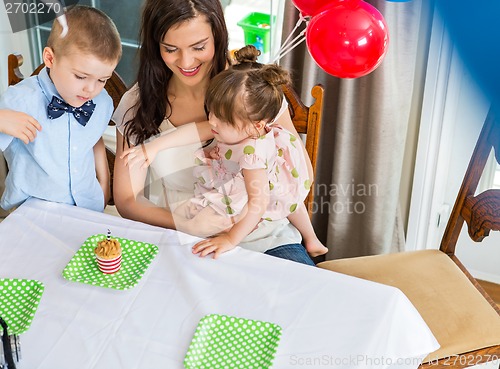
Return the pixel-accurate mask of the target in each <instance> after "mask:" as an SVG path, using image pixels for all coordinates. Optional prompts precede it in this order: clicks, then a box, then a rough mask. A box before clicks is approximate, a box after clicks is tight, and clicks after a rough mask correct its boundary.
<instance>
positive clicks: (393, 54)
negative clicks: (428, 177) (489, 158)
mask: <svg viewBox="0 0 500 369" xmlns="http://www.w3.org/2000/svg"><path fill="white" fill-rule="evenodd" d="M368 2H369V3H371V4H372V5H374V6H375V7H376V8H377V9H378V10H379V11H380V12H381V13H382V14H383V16H384V18H385V20H386V22H387V25H388V29H389V37H390V40H389V49H388V53H387V55H386V57H385V59H384V61H383V62H382V64H381V65H380V66H379V67H378V68H377V69H376V70H375V71H374V72H372V73H370V74H369V75H367V76H364V77H361V78H357V79H339V78H336V77H333V76H331V75H328V74H326V73H325V72H323V71H322V70H321V69H320V68H318V67H317V66H316V64H315V62H314V61H313V60H312V59H311V57H310V56H309V53H308V51H307V48H306V45H305V42H304V43H303V44H301V45H300V46H299V47H297V48H296V49H294V50H293V51H292V52H291V53H289V54H288V55H286V56H285V57H284V58H283V59H281V61H280V64H281V65H282V66H284V67H285V68H287V69H288V70H290V71H291V72H292V73H293V75H294V84H295V87H296V89H297V90H298V91H301V93H302V98H303V99H304V101H305V102H306V103H308V104H309V103H311V99H312V98H311V97H310V90H311V88H312V86H313V85H314V84H316V83H321V84H322V85H323V86H324V87H325V92H326V94H325V99H324V112H323V125H322V131H321V143H320V154H319V164H318V166H319V168H318V174H317V180H316V187H315V189H316V194H317V196H316V199H315V215H314V218H313V223H314V226H315V229H316V231H317V233H318V236H319V237H320V239H322V240H323V241H325V242H326V243H327V245H328V247H329V249H330V252H329V253H328V255H327V256H326V258H327V259H334V258H344V257H354V256H361V255H373V254H381V253H388V252H396V251H399V250H403V249H404V221H403V219H404V217H402V216H401V215H402V214H404V212H405V211H406V209H403V212H402V210H401V207H400V200H399V199H400V184H401V177H402V173H403V157H404V155H405V145H406V139H407V132H408V127H409V125H410V124H411V119H412V109H415V105H418V103H419V100H420V97H421V91H420V88H418V86H419V83H418V81H416V80H415V79H416V78H415V76H417V78H418V76H419V75H420V73H421V72H422V70H424V67H425V66H424V65H419V64H424V63H418V60H419V59H421V60H423V59H424V58H423V57H422V55H421V54H422V51H421V50H422V45H419V41H420V42H422V40H419V39H421V36H420V37H419V34H420V33H421V23H425V22H421V21H422V20H423V19H425V18H426V17H425V16H424V15H425V14H423V12H425V11H426V9H427V7H425V6H423V4H422V1H421V0H413V1H410V2H404V3H391V2H387V1H385V0H371V1H368ZM297 19H298V11H297V10H296V8H295V7H294V5H293V4H292V2H291V1H287V4H286V6H285V14H284V25H283V37H282V39H285V38H286V37H287V36H288V35H289V34H290V32H291V31H292V29H293V27H294V26H295V24H296V22H297ZM422 27H426V25H425V24H423V25H422ZM424 42H425V40H424ZM423 49H424V50H425V47H424V48H423Z"/></svg>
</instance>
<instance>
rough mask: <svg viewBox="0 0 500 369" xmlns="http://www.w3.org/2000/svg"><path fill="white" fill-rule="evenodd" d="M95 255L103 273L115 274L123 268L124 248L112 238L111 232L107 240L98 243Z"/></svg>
mask: <svg viewBox="0 0 500 369" xmlns="http://www.w3.org/2000/svg"><path fill="white" fill-rule="evenodd" d="M94 253H95V256H96V260H97V265H98V266H99V269H100V270H101V272H103V273H105V274H113V273H116V272H117V271H119V270H120V267H121V266H122V248H121V246H120V242H118V240H116V239H114V238H111V237H110V232H109V230H108V236H107V238H106V239H105V240H102V241H99V242H98V243H97V247H96V248H95V249H94Z"/></svg>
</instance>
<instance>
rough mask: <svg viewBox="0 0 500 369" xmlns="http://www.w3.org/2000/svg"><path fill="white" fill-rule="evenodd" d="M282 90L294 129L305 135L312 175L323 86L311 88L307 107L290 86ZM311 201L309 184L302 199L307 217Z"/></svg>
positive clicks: (318, 135) (311, 193) (321, 107)
mask: <svg viewBox="0 0 500 369" xmlns="http://www.w3.org/2000/svg"><path fill="white" fill-rule="evenodd" d="M283 92H284V93H285V97H286V99H287V101H288V106H289V110H290V115H291V117H292V122H293V125H294V126H295V129H296V130H297V132H298V133H299V134H305V135H306V143H305V145H306V151H307V153H308V154H309V158H310V159H311V164H312V167H313V172H314V175H316V165H317V160H318V146H319V137H320V128H321V114H322V110H323V93H324V88H323V86H321V85H320V84H318V85H315V86H314V87H313V88H312V90H311V95H312V97H313V98H314V102H313V103H312V104H311V106H309V107H308V106H306V105H304V103H303V102H302V100H301V99H300V97H299V96H298V94H297V92H295V90H294V89H293V88H292V87H291V86H285V87H284V88H283ZM313 201H314V186H311V191H310V192H309V195H308V196H307V198H306V199H305V201H304V203H305V205H306V209H307V211H308V213H309V217H311V216H312V212H313Z"/></svg>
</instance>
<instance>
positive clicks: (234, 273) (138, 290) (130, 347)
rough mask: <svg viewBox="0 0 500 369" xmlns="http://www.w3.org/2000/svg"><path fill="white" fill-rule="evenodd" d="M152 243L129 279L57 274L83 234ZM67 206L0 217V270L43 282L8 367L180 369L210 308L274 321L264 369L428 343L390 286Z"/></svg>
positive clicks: (374, 358) (433, 345)
mask: <svg viewBox="0 0 500 369" xmlns="http://www.w3.org/2000/svg"><path fill="white" fill-rule="evenodd" d="M108 228H109V229H111V230H112V233H113V235H114V236H117V237H123V238H128V239H132V240H140V241H144V242H149V243H153V244H156V245H157V246H158V247H159V253H158V255H157V256H156V258H155V259H154V260H153V262H152V264H151V266H150V268H149V269H148V270H147V271H146V273H145V275H144V277H143V278H142V279H141V280H140V282H139V283H138V285H137V286H135V287H134V288H132V289H130V290H126V291H119V290H113V289H107V288H102V287H96V286H91V285H87V284H83V283H77V282H71V281H67V280H65V279H64V278H63V277H62V274H61V272H62V270H63V269H64V267H65V266H66V264H67V263H68V262H69V261H70V259H71V258H72V257H73V255H74V254H75V252H76V251H77V250H78V248H79V247H80V246H81V245H82V243H83V242H84V240H85V239H86V238H87V237H89V236H90V235H93V234H96V233H106V231H107V229H108ZM178 235H179V233H178V232H175V231H170V230H165V229H162V228H158V227H152V226H148V225H145V224H141V223H137V222H132V221H129V220H125V219H121V218H118V217H114V216H111V215H107V214H102V213H96V212H92V211H89V210H86V209H81V208H77V207H72V206H67V205H60V204H54V203H48V202H44V201H40V200H29V201H27V202H26V203H25V204H24V205H22V206H21V207H19V208H18V209H17V210H16V211H15V212H13V213H12V214H11V215H9V216H8V217H7V219H6V220H4V221H3V222H2V223H0V278H28V279H37V280H39V281H41V282H42V283H43V284H44V285H45V291H44V293H43V296H42V299H41V301H40V305H39V307H38V310H37V312H36V314H35V318H34V320H33V323H32V325H31V327H30V328H29V330H28V331H27V332H25V333H23V334H22V335H21V342H22V354H23V358H22V361H21V362H20V363H19V365H18V367H19V368H20V369H80V368H88V369H90V368H92V369H97V368H99V369H121V368H124V369H135V368H136V369H160V368H165V369H181V368H183V359H184V356H185V354H186V351H187V349H188V346H189V343H190V341H191V339H192V336H193V333H194V330H195V328H196V325H197V324H198V321H199V320H200V319H201V318H202V317H203V316H204V315H206V314H211V313H218V314H225V315H232V316H238V317H243V318H249V319H256V320H264V321H270V322H274V323H277V324H279V325H280V326H281V327H282V328H283V334H282V338H281V341H280V344H279V347H278V351H277V355H276V359H275V362H274V366H273V369H289V368H388V367H391V368H403V367H405V368H412V367H413V368H415V367H417V366H418V359H411V358H421V357H424V356H426V355H427V354H428V353H429V352H431V351H434V350H435V349H437V348H438V344H437V342H436V340H435V338H434V337H433V335H432V333H431V332H430V331H429V329H428V327H427V325H426V324H425V323H424V321H423V320H422V318H421V317H420V315H419V314H418V312H417V311H416V310H415V308H414V307H413V305H411V303H410V302H409V301H408V299H407V298H406V297H405V296H404V295H403V293H401V292H400V291H399V290H397V289H395V288H392V287H388V286H384V285H380V284H376V283H373V282H368V281H364V280H361V279H357V278H354V277H349V276H345V275H341V274H338V273H334V272H330V271H326V270H321V269H318V268H315V267H310V266H305V265H301V264H298V263H294V262H290V261H287V260H281V259H277V258H274V257H271V256H267V255H264V254H260V253H256V252H252V251H247V250H244V249H241V248H236V249H235V250H233V251H231V252H228V253H226V254H224V255H222V256H221V257H220V258H219V259H217V260H213V259H212V258H200V257H198V256H195V255H193V254H192V253H191V246H192V245H193V244H194V242H195V241H196V238H192V237H190V236H183V237H180V238H179V236H178Z"/></svg>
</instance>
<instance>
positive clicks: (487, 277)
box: [467, 268, 500, 284]
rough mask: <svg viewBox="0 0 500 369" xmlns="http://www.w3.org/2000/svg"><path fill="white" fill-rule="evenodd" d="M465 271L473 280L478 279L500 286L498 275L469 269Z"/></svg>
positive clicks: (499, 276)
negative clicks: (467, 271)
mask: <svg viewBox="0 0 500 369" xmlns="http://www.w3.org/2000/svg"><path fill="white" fill-rule="evenodd" d="M467 269H468V270H469V273H470V274H471V275H472V276H473V277H474V278H475V279H480V280H482V281H486V282H491V283H496V284H500V275H497V274H491V273H485V272H481V271H479V270H475V269H469V268H467Z"/></svg>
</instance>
